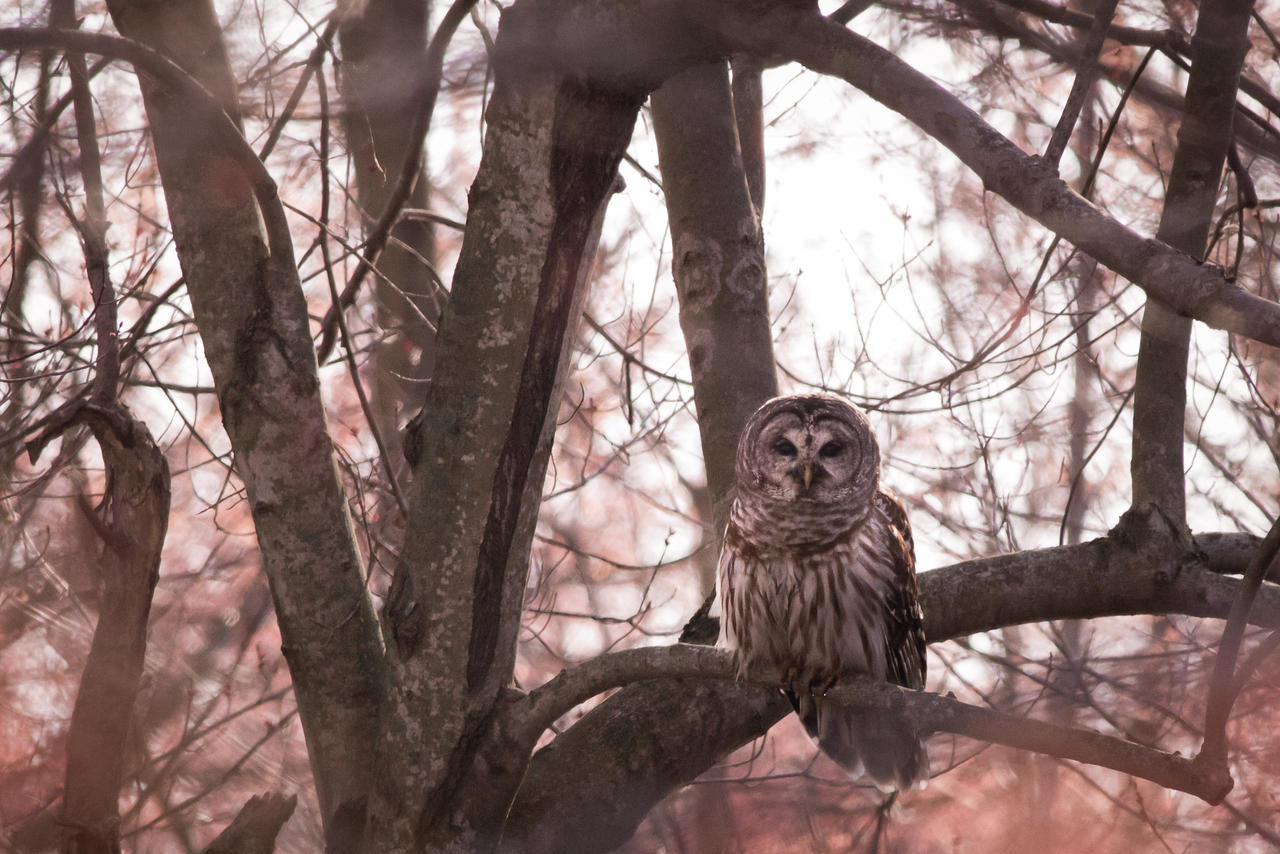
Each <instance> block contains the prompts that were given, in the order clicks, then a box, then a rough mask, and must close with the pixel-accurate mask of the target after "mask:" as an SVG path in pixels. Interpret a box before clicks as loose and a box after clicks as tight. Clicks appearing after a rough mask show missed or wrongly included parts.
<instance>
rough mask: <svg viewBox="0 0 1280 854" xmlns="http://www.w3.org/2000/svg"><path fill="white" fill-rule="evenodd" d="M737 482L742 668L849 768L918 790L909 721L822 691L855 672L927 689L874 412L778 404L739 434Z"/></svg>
mask: <svg viewBox="0 0 1280 854" xmlns="http://www.w3.org/2000/svg"><path fill="white" fill-rule="evenodd" d="M737 477H738V483H737V487H736V495H735V498H734V503H733V508H732V511H731V513H730V519H729V525H728V527H727V529H726V531H725V537H724V547H723V550H722V551H721V555H720V568H719V579H718V584H719V591H720V598H721V611H722V614H721V643H722V644H723V645H724V646H726V647H728V648H729V649H731V650H733V651H734V652H735V656H736V658H737V664H738V670H739V674H740V675H745V674H746V673H747V672H749V671H750V672H755V673H759V674H761V675H764V676H766V677H768V678H778V679H780V680H782V681H783V682H784V684H786V685H788V687H789V690H788V693H789V696H790V697H791V699H792V702H793V703H794V704H795V707H796V711H797V713H798V714H799V715H800V717H801V720H802V721H803V722H804V724H805V727H806V729H808V731H809V734H810V735H811V736H812V737H813V738H814V739H815V740H816V741H817V742H818V744H819V746H820V747H821V748H822V750H823V751H824V752H825V753H827V755H829V756H830V757H831V758H832V759H834V760H835V761H836V762H838V763H839V764H840V765H841V766H843V767H844V768H845V769H846V770H847V771H849V773H851V774H855V775H856V774H859V773H861V771H862V770H864V769H865V771H866V773H867V775H868V776H869V777H871V779H872V780H873V781H874V782H875V783H876V785H877V786H880V787H881V788H884V789H899V790H901V789H906V788H909V787H911V786H913V785H923V783H924V781H925V780H927V779H928V770H929V768H928V757H927V755H926V754H925V751H924V745H923V743H922V742H921V741H920V739H919V738H918V737H917V736H916V734H915V733H914V732H913V731H912V730H911V729H910V728H909V727H908V726H907V725H906V723H905V722H904V721H900V720H896V719H891V718H888V717H887V716H884V715H877V714H874V713H865V712H856V711H850V710H848V709H846V708H842V707H838V706H836V705H835V704H833V703H831V702H829V701H826V700H824V698H823V694H824V693H825V691H826V689H827V688H829V687H830V686H831V685H833V684H835V683H836V681H838V680H839V679H840V677H841V676H844V675H847V674H851V673H869V674H871V675H873V676H875V677H877V678H880V679H887V680H889V681H892V682H895V683H897V684H899V685H903V686H905V687H908V688H916V689H919V688H922V687H924V678H925V656H924V631H923V617H922V615H921V612H920V606H919V603H918V597H919V592H918V586H917V583H916V576H915V558H914V554H913V546H912V541H911V528H910V525H909V524H908V522H907V517H906V513H905V512H904V511H903V509H902V505H901V504H899V503H898V501H897V499H896V498H894V497H893V496H892V495H891V494H890V493H888V492H886V491H884V490H882V489H881V488H880V485H879V478H880V451H879V447H878V445H877V444H876V441H875V437H874V436H872V434H871V429H870V425H869V424H868V422H867V419H866V416H865V415H864V414H863V413H862V412H861V411H860V410H858V409H856V408H854V407H853V406H850V405H849V404H848V403H845V402H844V401H842V400H840V399H839V398H836V397H832V396H829V395H793V396H790V397H780V398H774V399H773V400H771V401H769V402H768V403H766V404H765V405H764V406H762V407H761V408H760V410H759V411H757V412H756V414H755V415H753V416H752V417H751V419H750V420H748V422H747V425H746V427H745V428H744V429H743V433H742V438H741V440H740V441H739V444H738V456H737Z"/></svg>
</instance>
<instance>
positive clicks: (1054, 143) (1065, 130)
mask: <svg viewBox="0 0 1280 854" xmlns="http://www.w3.org/2000/svg"><path fill="white" fill-rule="evenodd" d="M1115 11H1116V0H1102V2H1101V3H1100V4H1098V8H1097V9H1096V10H1095V11H1094V14H1093V24H1091V25H1090V27H1089V37H1088V39H1087V40H1086V41H1085V43H1084V47H1083V48H1082V49H1081V52H1080V65H1081V67H1080V69H1079V70H1078V71H1077V72H1076V78H1075V80H1074V81H1073V82H1072V84H1071V93H1070V94H1069V95H1067V103H1066V104H1065V105H1064V106H1063V108H1062V115H1061V116H1059V117H1058V124H1057V126H1056V127H1054V129H1053V136H1052V137H1051V138H1050V139H1049V146H1048V148H1046V149H1045V152H1044V159H1045V161H1046V162H1048V163H1049V165H1051V166H1052V167H1053V168H1054V169H1055V170H1056V169H1057V168H1058V162H1059V161H1060V160H1061V159H1062V153H1063V152H1064V151H1066V150H1067V143H1068V142H1069V141H1070V140H1071V132H1072V131H1073V130H1074V129H1075V126H1076V120H1077V119H1079V118H1080V110H1081V109H1083V108H1084V102H1085V98H1087V97H1089V90H1090V89H1092V88H1093V83H1094V81H1095V80H1097V79H1098V72H1099V70H1101V66H1100V64H1099V62H1098V55H1099V54H1100V53H1101V52H1102V43H1103V41H1104V40H1105V39H1106V37H1107V28H1108V27H1110V26H1111V19H1112V17H1113V16H1114V15H1115Z"/></svg>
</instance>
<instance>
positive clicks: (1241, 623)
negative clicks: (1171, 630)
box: [1197, 518, 1280, 767]
mask: <svg viewBox="0 0 1280 854" xmlns="http://www.w3.org/2000/svg"><path fill="white" fill-rule="evenodd" d="M1278 552H1280V518H1278V519H1276V521H1275V522H1274V523H1273V524H1272V525H1271V530H1270V531H1268V532H1267V536H1266V538H1265V539H1264V540H1263V541H1262V544H1261V545H1260V546H1258V550H1257V552H1255V553H1254V556H1253V559H1252V560H1251V561H1249V568H1248V569H1246V570H1245V573H1244V578H1243V579H1242V580H1241V582H1240V589H1239V591H1238V592H1237V594H1236V598H1235V601H1234V602H1232V604H1231V611H1230V612H1229V613H1228V614H1227V625H1226V626H1225V627H1224V628H1223V630H1222V640H1221V641H1220V642H1219V644H1218V657H1217V660H1216V661H1214V664H1213V676H1212V677H1210V680H1209V700H1208V703H1207V707H1206V709H1205V714H1204V744H1203V746H1202V747H1201V748H1200V755H1199V756H1198V757H1197V759H1198V760H1202V761H1204V762H1207V763H1209V764H1210V765H1219V766H1222V767H1225V766H1226V762H1227V719H1228V718H1229V717H1230V715H1231V707H1232V705H1233V704H1234V703H1235V698H1236V693H1237V691H1238V687H1234V686H1235V682H1236V680H1235V665H1236V658H1237V656H1239V654H1240V644H1241V642H1242V641H1243V639H1244V630H1245V626H1246V625H1247V623H1248V619H1249V610H1250V608H1252V607H1253V600H1254V599H1255V598H1256V597H1257V595H1258V590H1259V589H1260V588H1261V587H1262V579H1263V577H1264V576H1265V575H1266V573H1267V570H1268V568H1269V567H1270V566H1271V565H1272V563H1273V562H1274V561H1275V559H1276V555H1277V553H1278Z"/></svg>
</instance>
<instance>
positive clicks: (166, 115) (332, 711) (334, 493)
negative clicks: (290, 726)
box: [108, 0, 381, 830]
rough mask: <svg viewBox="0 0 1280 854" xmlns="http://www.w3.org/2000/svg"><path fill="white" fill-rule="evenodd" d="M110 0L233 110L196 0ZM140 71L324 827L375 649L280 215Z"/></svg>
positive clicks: (358, 790) (226, 75)
mask: <svg viewBox="0 0 1280 854" xmlns="http://www.w3.org/2000/svg"><path fill="white" fill-rule="evenodd" d="M108 8H109V10H110V12H111V16H112V19H113V20H114V22H115V24H116V27H117V28H118V29H119V30H120V32H121V33H123V34H124V35H126V36H128V37H130V38H134V39H137V40H138V41H141V42H143V43H145V44H147V45H150V46H151V47H153V48H155V49H157V50H158V51H160V52H161V53H164V54H167V55H168V56H170V57H171V58H172V59H173V60H174V61H175V62H177V63H178V64H179V65H181V66H182V67H183V68H185V69H186V70H187V71H188V72H189V73H190V74H191V75H192V76H193V77H195V78H196V79H197V80H199V81H200V82H201V83H202V84H204V86H205V88H206V89H207V90H209V91H210V92H212V93H213V95H214V96H215V97H216V98H217V99H218V101H219V102H220V103H221V104H222V105H223V107H224V109H225V110H226V111H227V114H228V115H230V116H231V117H232V118H233V119H234V118H236V117H237V115H238V113H237V111H236V101H235V85H234V82H233V76H232V74H231V70H230V67H229V65H228V62H227V56H226V50H225V48H224V47H223V44H222V40H221V31H220V30H219V28H218V24H217V20H216V18H215V16H214V13H213V9H212V7H211V5H210V4H209V3H207V2H205V0H180V2H162V3H161V2H145V0H112V2H111V3H109V4H108ZM142 80H143V98H144V101H145V104H146V108H147V115H148V118H149V119H150V123H151V131H152V137H153V140H154V146H155V151H156V159H157V161H158V162H159V166H160V174H161V177H162V179H163V181H164V187H165V200H166V202H167V204H168V207H169V217H170V220H171V222H172V224H173V232H174V239H175V242H176V244H177V248H178V258H179V261H180V263H181V265H182V271H183V274H184V275H185V277H186V282H187V288H188V291H189V293H190V295H191V302H192V306H193V308H194V311H195V319H196V323H197V325H198V327H199V330H200V338H201V342H202V343H203V345H204V353H205V358H206V359H207V361H208V364H209V368H210V371H211V372H212V374H213V378H214V383H215V386H216V388H217V392H218V400H219V403H220V405H221V408H222V416H223V423H224V425H225V427H226V430H227V435H228V436H229V437H230V439H231V444H232V447H233V448H234V451H235V465H236V471H237V473H238V474H239V475H240V477H241V478H242V480H243V481H244V484H245V489H246V491H247V493H248V496H249V502H250V508H251V510H252V512H253V519H254V526H255V528H256V530H257V535H258V542H259V545H260V547H261V550H262V557H263V565H264V568H265V570H266V573H267V578H268V581H269V582H270V586H271V592H272V598H273V600H274V602H275V608H276V614H277V616H278V618H279V622H280V630H281V633H282V634H283V637H284V646H283V649H284V653H285V656H286V658H287V659H288V662H289V667H290V672H291V673H292V676H293V684H294V689H295V693H296V696H297V702H298V709H299V713H300V716H301V719H302V725H303V730H304V732H305V733H306V738H307V746H308V749H309V750H310V753H311V762H312V767H313V769H314V771H315V778H316V784H317V788H318V792H319V796H320V804H321V809H322V813H323V816H324V819H325V823H326V827H327V828H328V829H330V830H332V829H333V825H334V821H335V815H337V814H338V813H340V812H349V811H352V810H354V811H356V812H359V811H360V809H361V804H362V802H363V799H364V796H365V791H366V789H367V784H368V776H367V775H368V772H369V767H370V766H369V762H368V757H369V756H370V755H372V753H373V737H374V731H375V721H376V713H377V694H376V685H377V684H378V674H379V672H380V664H381V659H380V654H381V653H380V644H379V639H378V633H377V624H376V622H375V621H374V618H373V609H372V606H371V603H370V601H369V598H368V596H367V594H366V592H365V588H364V569H363V565H362V563H361V560H360V556H359V554H358V552H357V551H356V548H355V542H354V536H353V532H352V526H351V518H350V515H349V513H348V510H347V504H346V498H345V496H344V494H343V491H342V488H341V484H340V482H339V479H338V472H337V468H336V463H335V459H334V453H333V445H332V442H331V440H330V437H329V433H328V426H327V424H326V421H325V415H324V409H323V406H322V403H321V400H320V386H319V381H318V378H317V375H316V361H315V352H314V349H313V347H312V344H311V337H310V330H309V328H308V322H307V310H306V303H305V302H304V300H303V297H302V290H301V287H300V286H299V283H298V275H297V269H296V266H295V263H294V258H293V252H292V247H291V245H290V244H289V242H288V239H287V232H286V233H285V235H284V236H283V238H282V237H281V235H280V233H279V230H278V229H276V230H275V231H272V230H270V229H271V224H272V223H273V222H280V221H282V220H283V212H282V211H281V210H278V209H277V210H267V209H265V208H260V207H259V200H260V198H261V197H260V196H259V197H255V186H254V183H253V178H252V177H251V176H250V175H249V174H247V173H246V171H245V170H244V169H243V168H242V166H241V165H240V161H239V160H238V159H237V157H236V156H234V155H232V154H231V153H230V152H229V151H228V149H227V148H226V147H225V146H224V145H223V144H222V143H221V142H220V139H221V138H222V137H221V136H220V134H218V133H215V132H213V131H212V130H211V129H210V127H209V125H208V124H206V123H205V122H203V121H200V120H196V119H193V117H198V116H200V115H203V114H201V113H199V112H198V111H194V110H193V109H192V105H191V104H190V103H189V102H188V101H187V100H186V99H184V98H181V97H179V96H178V95H177V94H176V93H175V92H174V91H173V90H172V89H170V88H167V87H166V86H165V85H163V84H162V83H160V82H158V81H157V80H155V79H154V78H149V77H143V78H142ZM272 202H273V203H274V204H275V205H276V206H277V208H278V205H279V202H278V201H277V200H274V199H272ZM264 221H265V222H266V223H267V224H268V230H267V231H266V232H264V228H263V223H264ZM339 823H340V822H339Z"/></svg>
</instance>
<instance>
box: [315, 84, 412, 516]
mask: <svg viewBox="0 0 1280 854" xmlns="http://www.w3.org/2000/svg"><path fill="white" fill-rule="evenodd" d="M316 91H317V92H318V93H319V95H320V226H321V228H320V233H319V235H318V237H317V239H318V240H319V241H320V255H321V257H322V258H323V259H324V275H325V279H326V280H327V281H328V283H329V296H330V298H331V299H332V300H333V304H334V305H337V304H338V283H337V281H336V280H335V279H334V276H333V259H332V258H330V257H329V95H328V89H327V88H326V86H325V81H324V74H323V72H322V73H320V74H317V75H316ZM335 319H336V320H337V324H338V334H339V335H340V337H341V339H342V351H343V353H344V355H345V357H346V361H347V370H348V372H349V373H350V374H351V385H352V386H354V387H355V390H356V397H358V398H359V399H360V409H361V411H363V412H364V417H365V421H366V422H368V424H369V433H370V434H371V435H372V436H373V441H374V444H376V445H377V447H378V458H379V459H381V460H382V466H383V468H385V469H386V472H387V483H388V484H389V485H390V486H391V492H392V494H393V495H394V496H395V499H396V505H397V506H399V508H400V515H401V516H403V517H405V518H408V516H409V500H408V499H407V498H406V497H405V494H404V490H402V489H401V488H400V480H399V478H397V477H396V468H395V466H394V465H393V464H392V462H391V454H390V452H388V451H387V443H386V442H385V441H384V440H383V438H382V430H381V429H380V428H379V427H378V419H377V418H375V417H374V414H373V404H371V403H370V402H369V396H368V395H367V394H365V391H364V384H363V383H362V382H360V367H359V366H358V365H357V364H356V357H355V351H354V349H353V348H352V346H351V333H350V331H349V330H348V329H347V320H346V317H345V316H344V315H343V313H342V312H338V313H337V314H336V315H335Z"/></svg>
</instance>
